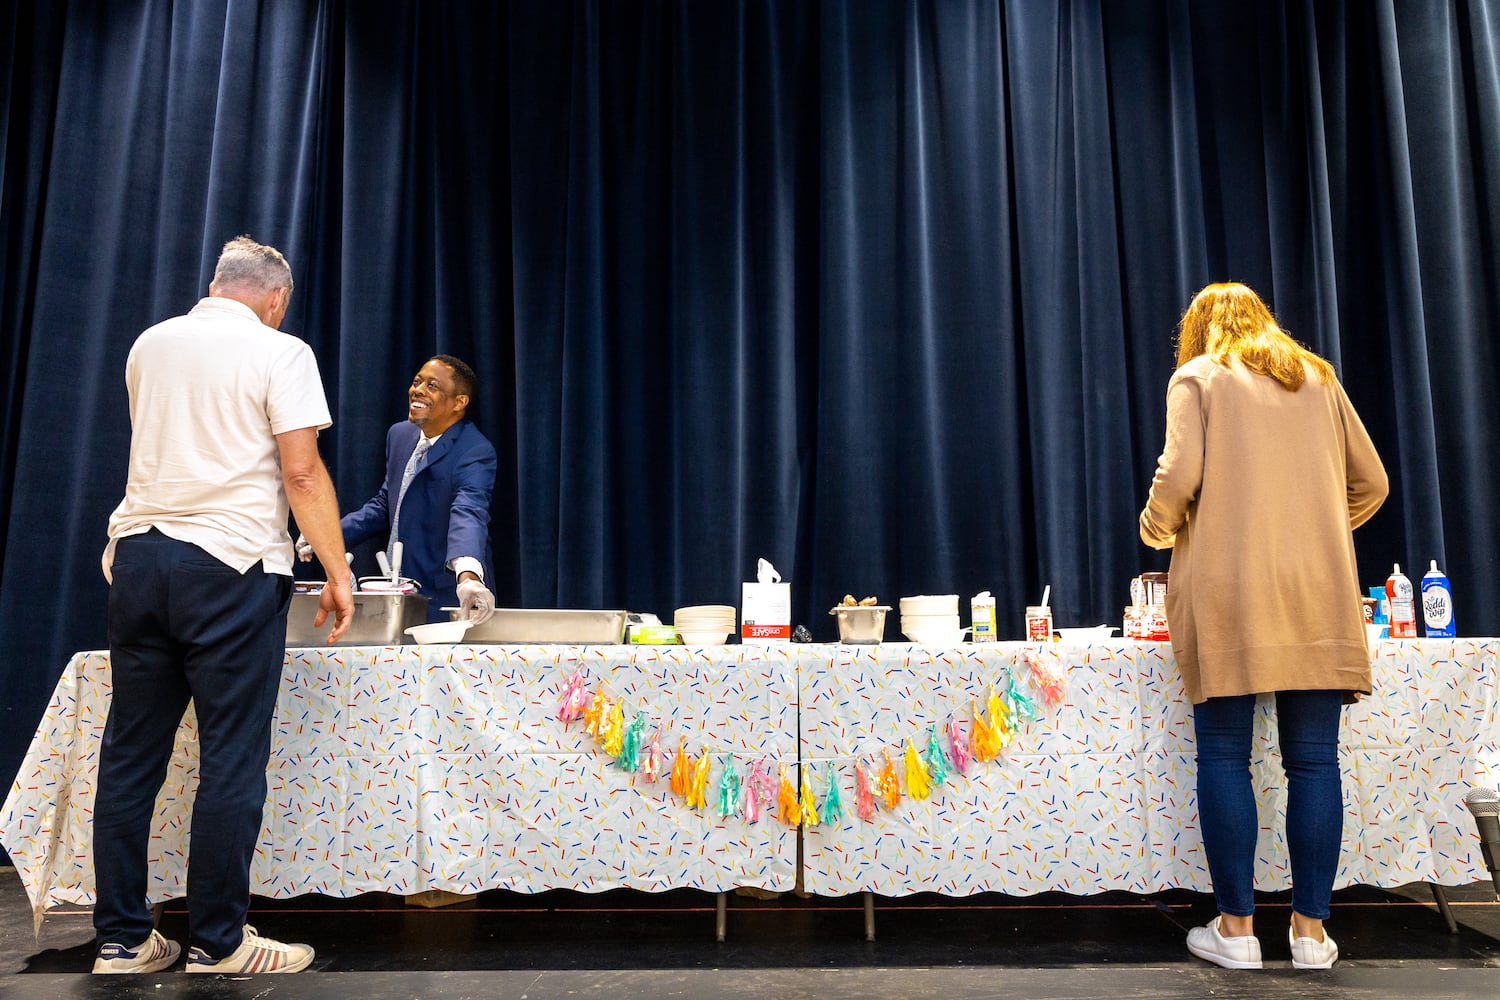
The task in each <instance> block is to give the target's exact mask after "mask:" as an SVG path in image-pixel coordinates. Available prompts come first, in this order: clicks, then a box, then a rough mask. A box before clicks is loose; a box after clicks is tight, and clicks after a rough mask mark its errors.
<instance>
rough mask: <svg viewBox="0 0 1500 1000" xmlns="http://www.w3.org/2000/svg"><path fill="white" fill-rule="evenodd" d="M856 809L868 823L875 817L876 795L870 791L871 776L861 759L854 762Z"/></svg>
mask: <svg viewBox="0 0 1500 1000" xmlns="http://www.w3.org/2000/svg"><path fill="white" fill-rule="evenodd" d="M854 809H855V811H856V812H858V813H859V818H860V819H862V820H864V821H865V822H866V823H868V822H870V820H872V819H874V818H875V796H874V794H872V793H871V791H870V776H869V775H868V774H866V773H865V765H864V763H863V762H861V761H855V762H854Z"/></svg>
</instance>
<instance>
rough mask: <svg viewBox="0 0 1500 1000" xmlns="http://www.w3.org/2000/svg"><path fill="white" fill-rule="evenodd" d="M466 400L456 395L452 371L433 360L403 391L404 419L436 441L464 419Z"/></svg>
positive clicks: (456, 389)
mask: <svg viewBox="0 0 1500 1000" xmlns="http://www.w3.org/2000/svg"><path fill="white" fill-rule="evenodd" d="M468 406H469V397H468V396H467V395H465V394H463V393H461V392H459V391H458V383H457V381H456V380H455V379H454V377H453V369H452V368H449V367H448V366H447V365H445V364H443V363H442V362H441V361H438V360H436V359H434V360H431V361H428V362H427V363H426V364H425V365H423V366H422V370H421V371H419V372H417V374H416V375H414V376H412V380H411V386H410V387H408V388H407V390H406V418H407V419H408V420H410V421H411V422H412V423H414V424H416V425H417V426H418V427H420V428H421V429H422V433H423V434H424V435H426V436H427V437H437V436H438V435H439V434H441V433H443V432H444V431H446V430H447V429H448V428H450V427H452V426H453V425H454V424H456V423H458V422H459V421H460V420H462V419H463V416H464V411H465V410H466V409H468Z"/></svg>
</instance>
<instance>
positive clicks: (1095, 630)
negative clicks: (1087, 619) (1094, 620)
mask: <svg viewBox="0 0 1500 1000" xmlns="http://www.w3.org/2000/svg"><path fill="white" fill-rule="evenodd" d="M1118 631H1119V629H1117V628H1115V627H1114V626H1113V625H1088V626H1084V627H1080V628H1060V629H1058V630H1057V634H1058V635H1060V636H1061V637H1062V641H1063V642H1076V643H1090V642H1104V641H1106V640H1107V639H1108V638H1109V637H1110V636H1112V635H1114V634H1115V633H1116V632H1118Z"/></svg>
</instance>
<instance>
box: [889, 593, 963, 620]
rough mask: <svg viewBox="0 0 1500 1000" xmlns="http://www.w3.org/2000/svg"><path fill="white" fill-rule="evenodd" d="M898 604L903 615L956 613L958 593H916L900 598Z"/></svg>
mask: <svg viewBox="0 0 1500 1000" xmlns="http://www.w3.org/2000/svg"><path fill="white" fill-rule="evenodd" d="M899 606H900V608H901V613H902V614H903V615H956V614H958V595H957V594H918V595H916V596H915V597H903V598H901V603H900V605H899Z"/></svg>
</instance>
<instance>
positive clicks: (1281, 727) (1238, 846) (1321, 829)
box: [1193, 691, 1344, 920]
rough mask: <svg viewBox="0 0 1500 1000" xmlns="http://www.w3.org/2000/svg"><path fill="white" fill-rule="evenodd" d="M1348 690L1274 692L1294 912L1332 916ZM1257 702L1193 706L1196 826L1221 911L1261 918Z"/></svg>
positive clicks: (1247, 698) (1245, 699)
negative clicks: (1254, 760)
mask: <svg viewBox="0 0 1500 1000" xmlns="http://www.w3.org/2000/svg"><path fill="white" fill-rule="evenodd" d="M1343 699H1344V695H1343V692H1342V691H1278V692H1276V728H1277V742H1278V743H1280V745H1281V764H1282V769H1283V770H1284V771H1285V772H1286V785H1287V801H1286V844H1287V851H1288V853H1289V854H1290V855H1291V859H1290V860H1291V866H1292V909H1293V910H1295V911H1296V912H1297V913H1300V914H1302V915H1303V916H1304V917H1311V918H1313V919H1315V920H1326V919H1328V902H1329V899H1330V898H1331V897H1332V896H1333V876H1334V874H1335V873H1336V872H1337V870H1338V863H1339V847H1340V844H1341V842H1342V839H1343V829H1344V797H1343V788H1342V785H1341V783H1340V779H1339V709H1340V708H1341V707H1342V705H1343ZM1254 719H1255V695H1249V694H1247V695H1239V696H1237V697H1233V698H1209V699H1208V700H1207V701H1204V702H1202V703H1201V704H1198V705H1194V706H1193V727H1194V729H1195V730H1196V731H1197V735H1198V818H1199V819H1198V821H1199V823H1200V825H1201V826H1202V829H1203V850H1204V853H1206V854H1207V855H1208V874H1209V877H1210V878H1211V879H1213V884H1214V899H1215V901H1216V902H1217V903H1218V905H1219V912H1220V913H1226V914H1228V915H1230V916H1233V917H1248V916H1250V915H1251V914H1253V913H1254V912H1255V838H1256V835H1257V833H1259V830H1260V824H1259V821H1258V820H1257V819H1256V814H1255V789H1254V788H1253V787H1252V785H1251V781H1250V738H1251V731H1252V729H1253V728H1254Z"/></svg>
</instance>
